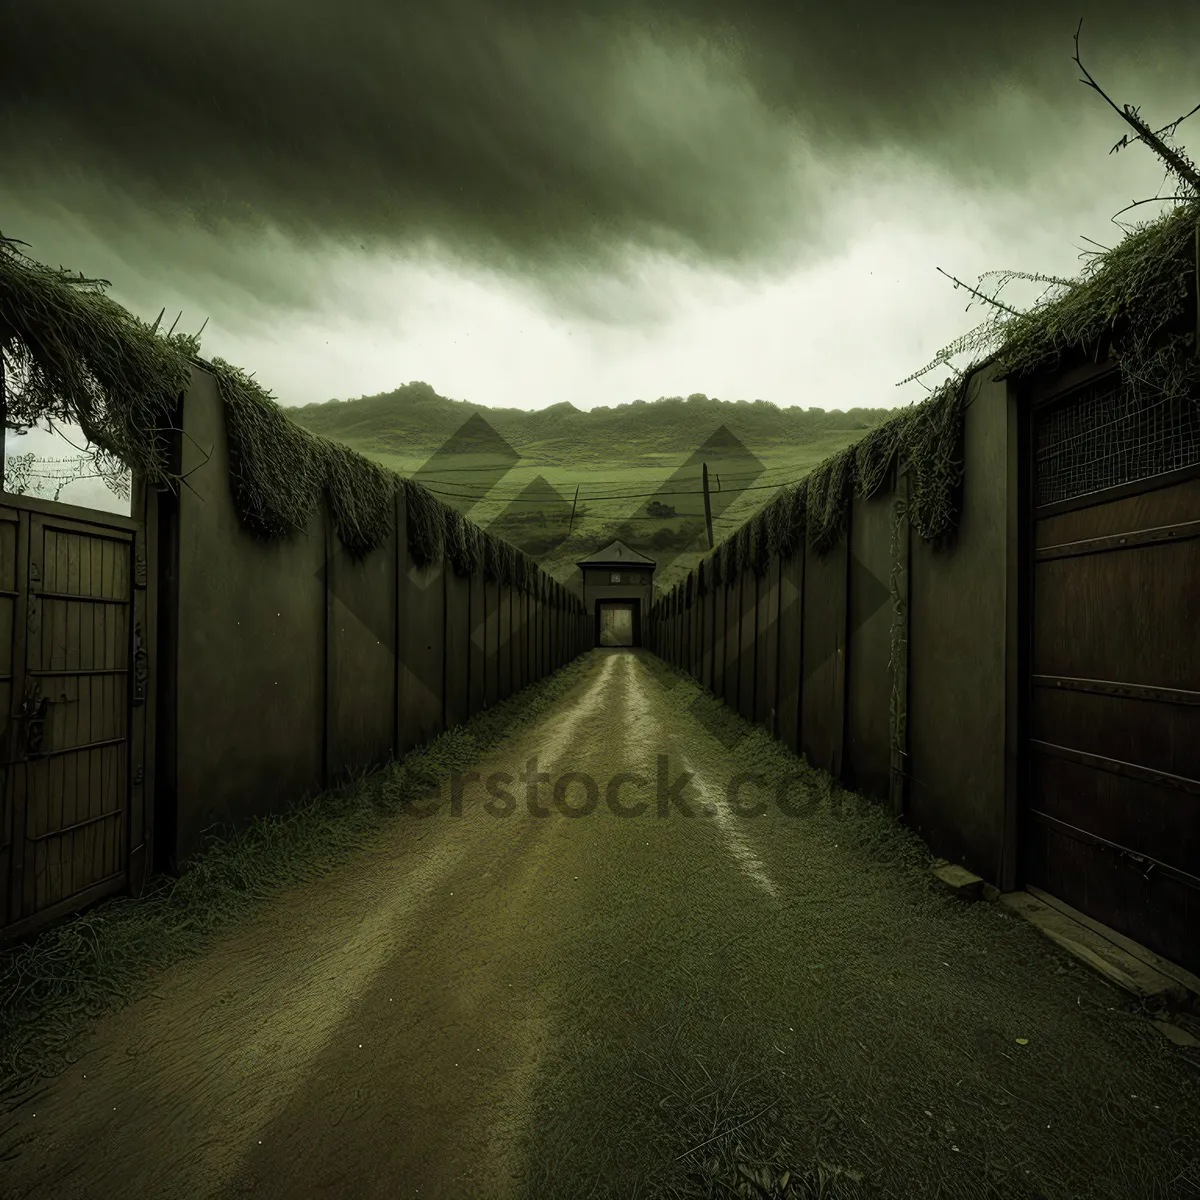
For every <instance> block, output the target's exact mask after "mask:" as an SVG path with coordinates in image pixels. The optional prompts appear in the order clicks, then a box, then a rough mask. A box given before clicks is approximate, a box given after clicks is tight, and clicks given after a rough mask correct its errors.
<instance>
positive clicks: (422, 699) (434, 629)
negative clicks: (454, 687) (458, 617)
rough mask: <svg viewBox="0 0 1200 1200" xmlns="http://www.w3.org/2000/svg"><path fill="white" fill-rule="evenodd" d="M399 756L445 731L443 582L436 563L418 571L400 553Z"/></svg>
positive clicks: (415, 566)
mask: <svg viewBox="0 0 1200 1200" xmlns="http://www.w3.org/2000/svg"><path fill="white" fill-rule="evenodd" d="M400 605H401V609H400V611H401V613H402V614H403V620H402V621H401V622H400V638H399V643H400V654H399V660H400V661H399V671H398V672H397V678H398V692H399V723H400V743H399V746H398V747H397V751H398V753H399V754H401V755H403V754H407V753H408V752H409V750H411V749H413V747H415V746H420V745H422V744H423V743H425V742H427V741H429V740H430V739H431V738H435V737H437V735H438V734H439V733H441V732H442V730H443V729H444V728H445V723H444V717H445V708H444V700H443V682H444V678H445V645H446V581H445V571H444V570H443V566H442V564H441V563H435V564H434V565H433V566H428V567H418V566H417V565H416V563H414V562H413V560H412V557H411V556H410V555H408V554H407V553H406V554H405V556H404V558H403V559H402V560H401V567H400Z"/></svg>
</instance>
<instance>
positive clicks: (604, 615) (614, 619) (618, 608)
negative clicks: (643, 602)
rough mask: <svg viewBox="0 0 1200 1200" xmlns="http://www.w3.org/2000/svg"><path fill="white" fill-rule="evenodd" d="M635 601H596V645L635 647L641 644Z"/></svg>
mask: <svg viewBox="0 0 1200 1200" xmlns="http://www.w3.org/2000/svg"><path fill="white" fill-rule="evenodd" d="M640 607H641V606H640V604H639V603H638V601H636V600H598V601H597V602H596V645H597V646H637V645H639V644H640V643H641V638H640V636H639V635H640V633H641V629H640V625H641V621H640V620H639V619H638V618H639V617H640V616H641V613H640V612H639V609H640Z"/></svg>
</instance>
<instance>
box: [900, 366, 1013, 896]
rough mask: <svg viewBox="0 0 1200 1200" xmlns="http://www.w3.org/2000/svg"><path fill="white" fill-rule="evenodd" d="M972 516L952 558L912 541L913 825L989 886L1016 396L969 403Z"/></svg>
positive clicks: (996, 823)
mask: <svg viewBox="0 0 1200 1200" xmlns="http://www.w3.org/2000/svg"><path fill="white" fill-rule="evenodd" d="M967 400H968V407H967V410H966V415H965V429H964V447H963V469H964V483H963V505H962V516H961V519H960V522H959V527H958V537H957V538H956V540H955V544H954V545H953V547H951V548H949V549H944V550H935V549H933V548H932V547H931V546H930V545H929V544H928V543H926V542H925V541H924V540H923V539H921V538H919V537H916V536H914V537H913V538H912V546H911V559H912V571H911V578H910V582H909V589H910V591H909V604H910V614H909V665H908V672H909V681H908V685H909V701H908V704H909V709H908V736H909V753H910V759H909V767H910V779H909V813H908V819H909V822H910V824H911V825H912V826H913V828H914V829H916V830H917V831H918V832H919V833H920V834H921V835H922V836H923V837H924V838H925V839H926V841H928V843H929V845H930V846H931V847H932V848H933V850H934V851H935V853H937V854H940V855H942V856H944V857H945V858H948V859H950V860H952V861H954V862H961V863H964V864H966V865H967V866H968V867H970V869H971V870H973V871H975V872H977V873H978V874H980V875H982V876H983V877H984V878H985V879H987V880H988V881H989V882H992V883H995V882H996V881H997V879H998V878H999V870H1000V865H999V864H1000V860H1001V854H1002V848H1003V842H1004V818H1005V779H1006V755H1005V732H1006V728H1007V720H1006V717H1007V706H1006V661H1007V658H1006V646H1007V644H1008V624H1007V616H1008V611H1007V584H1008V561H1009V559H1008V555H1009V541H1010V537H1015V528H1014V523H1015V510H1014V511H1010V500H1011V501H1012V503H1013V504H1015V498H1016V483H1015V479H1014V478H1012V475H1013V474H1014V473H1015V457H1014V456H1012V455H1011V453H1010V452H1011V451H1012V450H1013V449H1014V447H1013V445H1012V441H1013V438H1014V437H1015V433H1014V432H1013V430H1015V424H1013V423H1012V421H1011V417H1012V412H1011V410H1010V407H1009V400H1008V397H1007V391H1006V385H1005V384H1004V383H1003V382H992V381H991V380H990V379H989V378H988V372H986V371H985V372H981V373H978V374H977V375H976V377H975V379H974V380H973V381H972V383H971V390H970V392H969V393H968V397H967Z"/></svg>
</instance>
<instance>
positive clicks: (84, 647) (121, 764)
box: [0, 510, 148, 937]
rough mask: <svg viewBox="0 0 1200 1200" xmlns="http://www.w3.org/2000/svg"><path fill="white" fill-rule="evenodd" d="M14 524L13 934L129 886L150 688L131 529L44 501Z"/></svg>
mask: <svg viewBox="0 0 1200 1200" xmlns="http://www.w3.org/2000/svg"><path fill="white" fill-rule="evenodd" d="M17 525H18V528H17V537H16V545H15V547H9V546H7V545H6V547H5V549H6V551H11V550H15V553H12V554H11V556H10V554H9V553H6V554H5V559H6V562H5V573H6V575H7V576H8V578H6V580H5V582H11V583H15V584H16V587H15V588H11V589H7V590H8V591H10V592H12V593H15V595H12V596H11V597H8V596H6V597H5V600H9V599H12V600H13V601H15V604H14V606H13V616H14V618H15V619H14V620H13V622H12V636H11V638H10V639H9V647H10V650H9V655H10V657H9V664H8V665H9V666H10V667H11V670H10V671H9V673H8V674H9V679H8V681H7V682H8V695H9V699H10V704H9V709H8V712H9V729H8V733H9V736H8V738H7V753H6V756H5V763H6V770H5V780H4V799H5V827H6V830H7V831H8V847H7V849H8V855H9V857H8V864H7V865H8V872H7V888H6V890H7V897H6V908H7V911H6V913H5V919H4V930H3V932H4V935H5V936H6V937H11V936H20V935H21V934H22V933H28V932H32V931H34V930H36V929H38V928H41V927H43V926H44V925H47V924H49V923H50V922H51V921H52V920H54V919H55V918H56V917H57V916H60V915H63V914H65V913H68V912H71V911H75V910H76V909H78V908H82V907H84V906H85V905H87V904H90V903H92V902H94V901H95V900H97V899H100V898H101V897H103V896H105V895H109V894H112V893H115V892H120V891H123V890H125V889H126V888H127V887H128V885H129V853H130V849H131V838H133V839H137V840H140V836H141V833H142V829H143V825H144V812H143V811H142V809H141V805H142V802H143V801H142V796H141V790H140V785H141V783H142V775H143V769H142V764H141V762H140V753H141V749H142V746H143V744H144V736H145V701H146V693H147V687H148V677H147V676H148V672H147V657H148V656H147V647H146V645H145V642H144V636H143V633H142V630H143V629H144V621H145V614H144V612H143V611H142V609H143V608H144V603H145V601H144V595H145V593H144V591H142V590H140V589H139V587H138V586H137V585H138V584H139V583H140V585H141V588H144V587H145V578H144V559H140V558H137V557H136V556H135V537H136V534H135V531H134V529H132V528H122V527H106V526H102V525H99V524H93V523H91V522H87V521H82V520H76V519H73V518H69V517H59V516H56V515H53V514H51V513H47V512H42V511H37V510H34V511H28V510H26V511H21V512H20V513H19V519H18V523H17ZM10 526H11V522H10V521H9V522H4V523H2V524H0V528H4V529H5V530H6V532H7V530H8V528H9V527H10ZM8 540H9V541H11V540H12V538H11V535H10V536H9V539H8ZM9 563H12V564H13V567H12V568H11V569H10V567H9ZM139 567H140V570H141V572H142V577H141V578H140V579H139V578H138V573H139ZM135 712H136V714H137V717H136V720H135V719H134V713H135ZM135 753H136V755H137V757H138V763H137V770H136V784H137V785H138V786H137V789H136V791H137V799H138V802H139V803H138V806H137V807H138V811H137V812H136V813H135V812H134V811H133V809H134V805H133V803H132V801H133V798H134V795H135V771H134V770H133V767H134V757H135ZM131 818H136V821H133V822H131ZM133 824H136V825H137V828H136V829H134V828H133V827H132V825H133Z"/></svg>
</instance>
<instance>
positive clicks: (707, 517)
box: [700, 463, 713, 550]
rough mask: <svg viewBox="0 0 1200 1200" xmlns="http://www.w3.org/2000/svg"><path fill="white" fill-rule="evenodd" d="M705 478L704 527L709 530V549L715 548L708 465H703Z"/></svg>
mask: <svg viewBox="0 0 1200 1200" xmlns="http://www.w3.org/2000/svg"><path fill="white" fill-rule="evenodd" d="M700 465H701V468H702V470H703V473H704V475H703V477H704V526H705V528H706V529H707V530H708V548H709V549H710V550H711V549H712V548H713V531H712V504H711V503H710V501H709V499H708V463H701V464H700Z"/></svg>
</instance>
